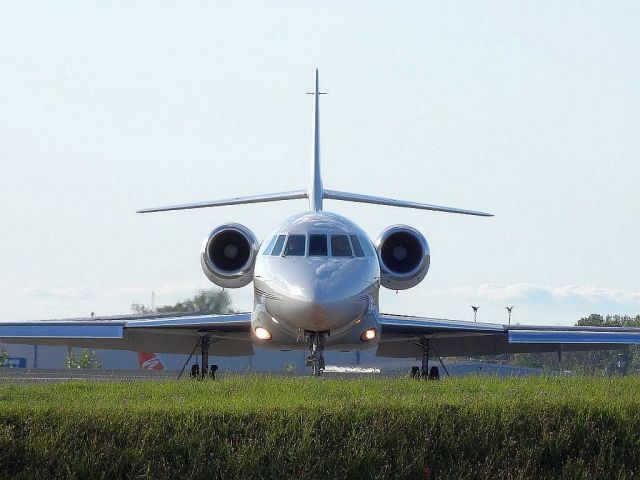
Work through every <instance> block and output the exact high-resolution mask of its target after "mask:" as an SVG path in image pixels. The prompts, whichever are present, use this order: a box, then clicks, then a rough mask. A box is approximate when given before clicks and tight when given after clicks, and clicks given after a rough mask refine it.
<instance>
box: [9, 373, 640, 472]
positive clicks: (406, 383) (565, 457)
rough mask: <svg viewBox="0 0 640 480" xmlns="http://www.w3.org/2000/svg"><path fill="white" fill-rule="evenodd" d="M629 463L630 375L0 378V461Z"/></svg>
mask: <svg viewBox="0 0 640 480" xmlns="http://www.w3.org/2000/svg"><path fill="white" fill-rule="evenodd" d="M54 476H55V477H63V478H411V479H413V478H427V477H428V478H637V477H639V476H640V378H637V377H629V378H616V379H607V378H575V377H569V378H558V377H553V378H551V377H550V378H545V377H536V378H527V379H493V378H484V377H468V378H455V379H447V380H444V381H441V382H423V381H414V380H409V379H374V378H371V379H363V380H328V379H320V380H318V379H312V378H283V377H250V376H238V377H227V378H226V379H224V380H222V381H217V382H195V381H181V382H173V381H172V382H163V383H156V382H131V383H126V382H120V383H97V382H63V383H53V384H35V385H17V384H8V383H4V384H0V477H1V478H7V477H18V478H34V477H40V478H49V477H54Z"/></svg>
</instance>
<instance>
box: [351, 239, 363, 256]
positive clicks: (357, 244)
mask: <svg viewBox="0 0 640 480" xmlns="http://www.w3.org/2000/svg"><path fill="white" fill-rule="evenodd" d="M351 245H353V252H354V253H355V254H356V257H360V258H362V257H364V252H363V251H362V247H361V246H360V240H358V237H356V236H355V235H351Z"/></svg>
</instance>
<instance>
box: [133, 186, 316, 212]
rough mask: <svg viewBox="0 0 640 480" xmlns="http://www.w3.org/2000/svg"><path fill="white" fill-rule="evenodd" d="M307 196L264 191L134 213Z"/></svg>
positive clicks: (295, 192) (300, 191) (297, 192)
mask: <svg viewBox="0 0 640 480" xmlns="http://www.w3.org/2000/svg"><path fill="white" fill-rule="evenodd" d="M299 198H307V192H306V190H295V191H293V192H280V193H266V194H264V195H251V196H249V197H235V198H227V199H224V200H211V201H208V202H199V203H185V204H182V205H170V206H168V207H156V208H145V209H143V210H138V211H137V212H136V213H152V212H168V211H171V210H190V209H192V208H207V207H223V206H225V205H242V204H245V203H263V202H277V201H280V200H296V199H299Z"/></svg>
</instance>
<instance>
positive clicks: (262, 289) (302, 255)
mask: <svg viewBox="0 0 640 480" xmlns="http://www.w3.org/2000/svg"><path fill="white" fill-rule="evenodd" d="M283 235H284V236H285V239H284V240H283V239H281V238H280V239H279V238H278V237H279V236H283ZM254 285H255V292H256V293H255V302H256V304H257V305H258V304H261V305H262V306H264V310H265V312H266V313H267V314H268V315H269V316H271V317H272V320H273V321H274V322H275V323H276V324H278V325H279V326H280V327H281V328H282V329H284V330H286V331H288V332H290V334H291V335H296V334H299V333H300V332H301V331H315V332H329V334H330V335H332V336H334V337H335V336H336V335H338V336H339V335H340V332H342V331H345V330H347V329H348V327H349V326H352V325H355V324H356V323H358V322H360V321H361V320H362V318H363V316H364V315H365V314H366V313H367V312H368V311H371V310H373V309H377V300H378V289H379V286H380V267H379V264H378V257H377V255H376V253H375V249H374V247H373V245H372V243H371V240H369V237H368V236H367V235H366V234H365V233H364V232H363V231H362V230H361V229H360V228H359V227H358V226H357V225H356V224H354V223H353V222H351V221H350V220H348V219H346V218H344V217H342V216H340V215H337V214H334V213H330V212H311V213H304V214H301V215H297V216H295V217H292V218H290V219H289V220H287V221H286V222H284V223H283V224H282V225H280V226H279V227H278V228H276V229H275V230H274V231H273V232H272V234H271V235H269V236H268V237H266V239H265V241H264V242H263V244H262V247H261V248H260V252H259V255H258V258H257V260H256V266H255V276H254Z"/></svg>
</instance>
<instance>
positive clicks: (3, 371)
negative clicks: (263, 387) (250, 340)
mask: <svg viewBox="0 0 640 480" xmlns="http://www.w3.org/2000/svg"><path fill="white" fill-rule="evenodd" d="M179 373H180V372H178V371H154V370H106V369H97V370H88V369H68V368H63V369H43V368H37V369H27V368H0V383H2V382H15V383H37V382H61V381H68V380H87V381H100V382H120V381H163V380H164V381H166V380H177V378H178V374H179ZM227 374H229V375H242V374H243V373H242V372H228V373H227ZM252 374H253V375H265V376H288V377H305V376H309V374H308V373H284V372H280V373H273V372H252ZM224 376H225V372H222V373H218V374H217V375H216V378H218V379H221V378H224ZM369 376H380V374H379V373H377V372H376V373H373V372H365V373H356V372H326V373H324V375H323V376H322V378H342V379H348V378H362V377H369ZM183 380H189V372H188V371H185V372H184V374H183V375H182V378H181V381H183Z"/></svg>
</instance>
